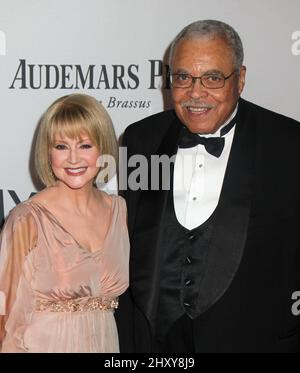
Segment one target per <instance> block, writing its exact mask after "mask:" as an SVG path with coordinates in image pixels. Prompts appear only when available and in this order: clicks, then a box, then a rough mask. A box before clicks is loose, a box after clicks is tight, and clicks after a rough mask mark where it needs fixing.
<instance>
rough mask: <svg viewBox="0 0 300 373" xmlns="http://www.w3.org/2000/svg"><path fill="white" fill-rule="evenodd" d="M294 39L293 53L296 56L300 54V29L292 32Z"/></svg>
mask: <svg viewBox="0 0 300 373" xmlns="http://www.w3.org/2000/svg"><path fill="white" fill-rule="evenodd" d="M292 40H295V42H294V43H293V44H292V54H293V55H294V56H299V55H300V31H294V32H293V33H292Z"/></svg>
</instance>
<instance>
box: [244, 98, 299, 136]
mask: <svg viewBox="0 0 300 373" xmlns="http://www.w3.org/2000/svg"><path fill="white" fill-rule="evenodd" d="M240 104H241V105H242V107H243V109H245V110H246V112H247V116H248V117H249V116H251V117H253V118H256V119H257V120H259V121H261V122H264V124H266V125H267V124H269V125H270V126H276V125H277V126H279V127H281V126H285V127H284V128H285V129H288V128H291V129H295V131H300V123H299V122H298V121H297V120H295V119H293V118H290V117H288V116H286V115H283V114H280V113H277V112H275V111H272V110H270V109H267V108H265V107H262V106H259V105H257V104H255V103H253V102H250V101H246V100H244V99H241V100H240Z"/></svg>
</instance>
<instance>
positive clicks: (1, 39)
mask: <svg viewBox="0 0 300 373" xmlns="http://www.w3.org/2000/svg"><path fill="white" fill-rule="evenodd" d="M5 55H6V34H5V32H4V31H1V30H0V56H5Z"/></svg>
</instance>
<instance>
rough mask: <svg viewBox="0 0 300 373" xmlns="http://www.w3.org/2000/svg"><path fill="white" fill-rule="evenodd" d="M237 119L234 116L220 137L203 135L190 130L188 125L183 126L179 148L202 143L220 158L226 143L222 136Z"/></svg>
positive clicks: (207, 149) (209, 151)
mask: <svg viewBox="0 0 300 373" xmlns="http://www.w3.org/2000/svg"><path fill="white" fill-rule="evenodd" d="M235 121H236V118H235V117H234V118H233V119H232V120H231V121H230V122H229V123H228V124H227V125H226V126H225V127H223V128H222V129H221V136H219V137H202V136H199V135H197V134H196V133H193V132H190V131H189V130H188V129H187V127H183V128H182V131H181V134H180V138H179V143H178V146H179V148H192V147H194V146H196V145H199V144H202V145H204V147H205V150H206V151H207V152H208V153H209V154H211V155H213V156H215V157H217V158H219V157H220V155H221V154H222V151H223V148H224V145H225V139H224V137H222V136H224V135H225V134H226V133H227V132H229V131H230V130H231V128H232V127H233V126H234V124H235Z"/></svg>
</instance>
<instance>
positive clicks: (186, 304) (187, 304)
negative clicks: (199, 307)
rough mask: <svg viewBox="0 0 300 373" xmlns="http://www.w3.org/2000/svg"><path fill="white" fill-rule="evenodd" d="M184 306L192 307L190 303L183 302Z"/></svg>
mask: <svg viewBox="0 0 300 373" xmlns="http://www.w3.org/2000/svg"><path fill="white" fill-rule="evenodd" d="M183 305H184V306H185V307H191V304H190V303H188V302H183Z"/></svg>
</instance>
